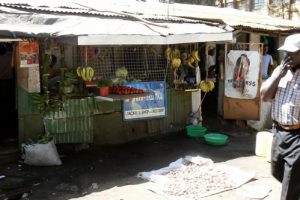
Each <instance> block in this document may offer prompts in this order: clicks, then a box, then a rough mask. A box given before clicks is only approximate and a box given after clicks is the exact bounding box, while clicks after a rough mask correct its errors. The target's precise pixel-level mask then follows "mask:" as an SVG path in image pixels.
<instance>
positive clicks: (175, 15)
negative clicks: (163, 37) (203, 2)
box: [0, 0, 300, 32]
mask: <svg viewBox="0 0 300 200" xmlns="http://www.w3.org/2000/svg"><path fill="white" fill-rule="evenodd" d="M0 6H4V7H10V8H15V9H22V10H27V11H31V12H42V13H45V12H46V13H64V14H74V15H94V16H102V17H118V18H129V17H132V16H135V17H139V18H142V19H148V20H153V21H160V20H163V21H175V22H188V23H191V22H193V23H201V22H202V23H207V21H209V22H214V23H215V25H217V24H219V23H225V24H227V25H229V26H232V27H234V28H239V29H240V28H242V29H249V30H261V31H269V32H274V31H275V32H286V31H294V30H299V29H300V24H299V23H296V22H293V21H290V20H283V19H279V18H273V17H269V16H267V15H262V14H256V13H252V12H246V11H241V10H236V9H231V8H217V7H211V6H198V5H188V4H177V3H175V4H169V5H168V4H166V3H157V2H153V1H151V2H142V1H136V0H122V1H120V0H101V3H99V1H94V0H72V1H71V0H60V1H54V0H47V1H41V0H1V3H0Z"/></svg>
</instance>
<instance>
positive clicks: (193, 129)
mask: <svg viewBox="0 0 300 200" xmlns="http://www.w3.org/2000/svg"><path fill="white" fill-rule="evenodd" d="M186 131H187V135H188V136H189V137H192V138H200V137H203V136H204V135H205V134H206V131H207V128H206V127H204V126H197V125H188V126H186Z"/></svg>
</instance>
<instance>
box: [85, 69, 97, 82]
mask: <svg viewBox="0 0 300 200" xmlns="http://www.w3.org/2000/svg"><path fill="white" fill-rule="evenodd" d="M86 74H87V77H86V78H87V80H88V81H91V80H92V79H93V77H94V75H95V71H94V69H93V68H92V67H87V68H86Z"/></svg>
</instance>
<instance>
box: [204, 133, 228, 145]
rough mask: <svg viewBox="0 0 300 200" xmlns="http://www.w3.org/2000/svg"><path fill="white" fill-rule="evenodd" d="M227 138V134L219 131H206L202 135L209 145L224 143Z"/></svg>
mask: <svg viewBox="0 0 300 200" xmlns="http://www.w3.org/2000/svg"><path fill="white" fill-rule="evenodd" d="M227 140H228V136H227V135H224V134H221V133H207V134H205V135H204V141H205V142H206V143H207V144H209V145H214V146H221V145H225V144H226V142H227Z"/></svg>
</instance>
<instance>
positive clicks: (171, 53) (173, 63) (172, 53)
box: [165, 47, 181, 69]
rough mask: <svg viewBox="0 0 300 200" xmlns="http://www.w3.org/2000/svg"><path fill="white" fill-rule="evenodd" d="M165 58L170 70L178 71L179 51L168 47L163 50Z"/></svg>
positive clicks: (179, 63)
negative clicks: (168, 62)
mask: <svg viewBox="0 0 300 200" xmlns="http://www.w3.org/2000/svg"><path fill="white" fill-rule="evenodd" d="M165 57H166V59H167V60H169V61H170V67H171V69H178V68H179V67H180V66H181V59H180V50H179V49H177V48H173V49H172V48H170V47H168V48H167V49H166V50H165Z"/></svg>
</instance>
